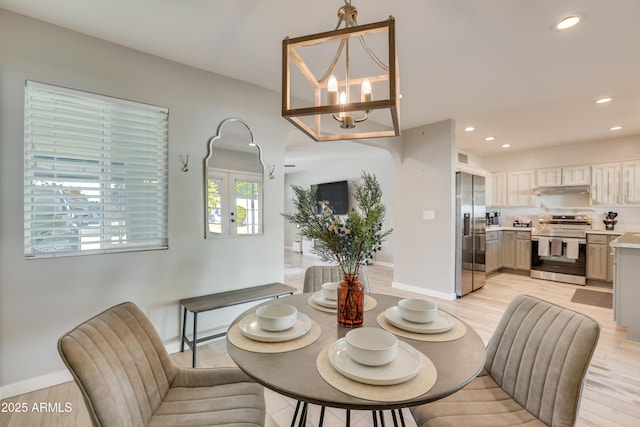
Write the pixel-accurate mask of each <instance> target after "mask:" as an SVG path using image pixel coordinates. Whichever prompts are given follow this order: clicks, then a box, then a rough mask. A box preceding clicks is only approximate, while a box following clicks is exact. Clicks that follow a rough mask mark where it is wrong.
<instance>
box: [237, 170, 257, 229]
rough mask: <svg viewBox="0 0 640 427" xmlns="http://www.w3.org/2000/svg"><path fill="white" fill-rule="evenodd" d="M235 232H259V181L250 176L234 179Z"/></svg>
mask: <svg viewBox="0 0 640 427" xmlns="http://www.w3.org/2000/svg"><path fill="white" fill-rule="evenodd" d="M235 187H236V188H235V194H236V207H235V219H236V222H235V223H234V224H235V232H236V233H237V234H259V233H260V232H261V227H262V224H261V223H260V206H259V200H260V183H259V182H258V181H257V180H255V178H253V179H252V178H251V177H238V178H236V180H235Z"/></svg>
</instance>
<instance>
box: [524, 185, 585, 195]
mask: <svg viewBox="0 0 640 427" xmlns="http://www.w3.org/2000/svg"><path fill="white" fill-rule="evenodd" d="M590 191H591V188H590V187H589V186H588V185H555V186H540V187H535V188H534V189H533V194H535V195H538V196H541V195H561V194H589V192H590Z"/></svg>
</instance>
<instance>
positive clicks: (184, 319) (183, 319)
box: [180, 307, 187, 353]
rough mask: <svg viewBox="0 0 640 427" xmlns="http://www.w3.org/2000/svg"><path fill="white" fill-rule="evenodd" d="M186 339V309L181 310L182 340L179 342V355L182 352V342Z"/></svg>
mask: <svg viewBox="0 0 640 427" xmlns="http://www.w3.org/2000/svg"><path fill="white" fill-rule="evenodd" d="M186 338H187V307H184V308H183V309H182V339H181V340H180V353H182V352H183V351H184V340H185V339H186Z"/></svg>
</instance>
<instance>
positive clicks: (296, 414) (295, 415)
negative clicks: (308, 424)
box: [291, 400, 302, 427]
mask: <svg viewBox="0 0 640 427" xmlns="http://www.w3.org/2000/svg"><path fill="white" fill-rule="evenodd" d="M301 403H302V402H301V401H299V400H298V403H297V404H296V410H295V411H294V413H293V419H292V420H291V427H295V425H296V419H297V418H298V411H299V410H300V404H301Z"/></svg>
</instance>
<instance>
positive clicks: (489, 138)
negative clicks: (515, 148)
mask: <svg viewBox="0 0 640 427" xmlns="http://www.w3.org/2000/svg"><path fill="white" fill-rule="evenodd" d="M495 139H496V137H495V136H488V137H486V138H485V139H484V140H485V141H494V140H495Z"/></svg>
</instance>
